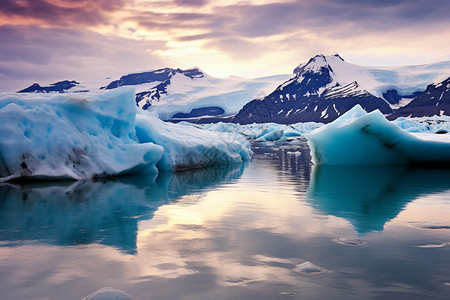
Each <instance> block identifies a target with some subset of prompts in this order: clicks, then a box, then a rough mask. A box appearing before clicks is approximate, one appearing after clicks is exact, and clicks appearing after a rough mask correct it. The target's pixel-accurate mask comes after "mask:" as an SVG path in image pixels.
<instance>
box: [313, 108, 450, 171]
mask: <svg viewBox="0 0 450 300" xmlns="http://www.w3.org/2000/svg"><path fill="white" fill-rule="evenodd" d="M306 137H307V139H308V144H309V146H310V148H311V156H312V160H313V163H314V164H317V165H377V164H379V165H382V164H384V165H389V164H418V165H447V166H448V165H450V138H449V136H448V135H446V134H443V135H439V134H423V133H422V134H417V135H414V134H411V133H408V132H406V131H404V130H402V129H401V128H400V127H399V126H397V125H395V124H394V123H391V122H389V121H388V120H386V118H385V117H384V115H383V114H382V113H381V112H380V111H378V110H377V111H373V112H371V113H367V112H365V111H364V110H363V109H362V108H361V106H359V105H357V106H355V107H353V108H352V109H351V110H350V111H348V112H347V113H345V114H343V115H342V116H341V117H340V118H338V119H337V120H335V121H334V122H332V123H330V124H327V125H325V126H322V127H320V128H318V129H316V130H314V131H312V132H311V133H310V134H308V135H307V136H306Z"/></svg>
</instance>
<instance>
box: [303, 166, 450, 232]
mask: <svg viewBox="0 0 450 300" xmlns="http://www.w3.org/2000/svg"><path fill="white" fill-rule="evenodd" d="M447 189H450V170H440V169H416V168H408V167H403V166H346V167H342V166H340V167H337V166H320V167H315V168H314V169H313V174H312V177H311V184H310V187H309V189H308V198H309V199H310V201H311V205H312V206H313V207H314V208H316V209H318V210H320V211H321V212H323V213H325V214H329V215H334V216H337V217H341V218H345V219H347V220H348V221H349V222H350V223H351V224H352V225H353V226H354V228H355V230H356V231H357V232H358V233H359V234H365V233H367V232H370V231H380V230H383V227H384V224H385V223H386V222H388V221H389V220H391V219H393V218H395V217H396V216H397V215H398V214H399V213H400V212H401V211H402V210H403V209H404V208H405V206H406V204H408V203H409V202H411V201H413V200H415V199H416V198H418V197H419V196H424V195H427V194H431V193H439V192H442V191H445V190H447Z"/></svg>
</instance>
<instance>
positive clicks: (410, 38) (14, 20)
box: [0, 0, 450, 92]
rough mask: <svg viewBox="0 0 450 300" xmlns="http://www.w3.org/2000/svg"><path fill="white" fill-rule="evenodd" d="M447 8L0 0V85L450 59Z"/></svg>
mask: <svg viewBox="0 0 450 300" xmlns="http://www.w3.org/2000/svg"><path fill="white" fill-rule="evenodd" d="M449 16H450V1H447V0H250V1H239V0H228V1H225V0H224V1H218V0H215V1H212V0H168V1H159V0H0V91H2V92H4V91H15V90H17V89H21V88H24V87H27V86H29V85H30V84H31V83H33V82H39V83H42V84H45V83H50V82H54V81H57V80H62V79H71V80H72V79H74V80H78V81H82V82H86V81H92V80H100V79H103V80H104V79H105V78H107V77H111V78H112V79H116V78H118V77H120V75H123V74H126V73H131V72H137V71H142V70H149V69H157V68H161V67H166V66H169V67H180V68H190V67H193V66H198V67H200V68H201V69H203V70H204V71H205V72H207V73H209V74H210V75H212V76H217V77H225V76H228V75H237V76H244V77H257V76H265V75H272V74H283V73H291V72H292V70H293V68H294V67H295V66H296V65H298V64H299V63H301V62H305V61H307V60H308V59H309V58H310V57H311V56H314V55H315V54H319V53H323V54H334V53H339V54H340V55H341V56H342V57H343V58H344V59H345V60H346V61H349V62H352V63H357V64H363V65H371V66H375V65H411V64H424V63H431V62H437V61H443V60H450V18H449Z"/></svg>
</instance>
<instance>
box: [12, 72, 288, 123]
mask: <svg viewBox="0 0 450 300" xmlns="http://www.w3.org/2000/svg"><path fill="white" fill-rule="evenodd" d="M289 77H291V75H289V74H285V75H275V76H269V77H262V78H255V79H252V78H240V77H231V76H230V77H228V78H214V77H212V76H209V75H208V74H206V73H205V72H203V71H202V70H201V69H199V68H197V67H195V68H191V69H188V70H181V69H173V68H163V69H158V70H153V71H147V72H140V73H130V74H127V75H124V76H122V77H120V79H118V80H114V81H110V82H109V83H108V82H107V83H105V82H102V83H100V82H99V83H95V82H94V83H92V82H91V83H81V84H80V83H78V82H77V81H68V80H66V81H61V82H57V83H53V84H50V85H48V86H41V85H39V84H37V83H35V84H33V85H31V86H30V87H28V88H26V89H23V90H21V91H19V92H28V93H30V92H36V93H48V92H59V93H65V92H82V91H89V90H91V91H94V90H99V89H103V90H110V89H115V88H118V87H121V86H133V87H134V88H135V89H136V105H137V106H138V107H140V108H142V109H144V110H149V111H152V112H154V113H155V114H156V115H157V116H158V117H159V118H161V119H163V120H170V119H172V118H192V117H204V116H219V117H220V116H224V115H234V114H236V113H237V112H238V111H239V110H240V109H241V108H242V107H243V106H244V105H245V104H246V103H247V102H249V101H251V100H252V99H255V98H261V97H263V96H265V95H267V94H268V93H269V92H271V91H273V90H274V89H275V88H276V87H277V86H278V85H279V84H280V82H283V81H285V80H287V79H288V78H289Z"/></svg>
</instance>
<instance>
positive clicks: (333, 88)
mask: <svg viewBox="0 0 450 300" xmlns="http://www.w3.org/2000/svg"><path fill="white" fill-rule="evenodd" d="M449 76H450V61H447V62H439V63H435V64H428V65H420V66H407V67H365V66H359V65H355V64H351V63H348V62H345V61H344V60H343V59H342V58H341V57H340V56H339V55H338V54H336V55H331V56H324V55H317V56H315V57H313V58H311V59H310V60H309V61H308V62H307V63H304V64H301V65H299V66H297V67H296V68H295V70H294V75H276V76H270V77H262V78H256V79H247V78H239V77H228V78H214V77H212V76H209V75H208V74H206V73H205V72H203V71H202V70H201V69H199V68H197V67H194V68H191V69H187V70H182V69H174V68H163V69H158V70H152V71H146V72H138V73H130V74H127V75H124V76H122V77H120V78H119V79H118V80H111V79H107V80H108V81H105V80H104V79H103V81H102V82H100V81H98V82H90V83H85V82H81V83H79V82H78V81H74V80H72V81H69V80H65V81H60V82H57V83H53V84H50V85H44V86H41V85H39V84H37V83H35V84H33V85H32V86H30V87H28V88H26V89H24V90H21V91H20V92H41V93H51V92H59V93H64V92H85V91H89V90H100V89H103V90H110V89H115V88H118V87H121V86H133V87H134V88H135V90H136V105H137V106H138V107H140V108H141V109H144V110H149V111H151V112H153V113H154V114H155V115H156V116H158V117H159V118H161V119H163V120H171V121H181V120H186V121H190V122H196V123H211V122H217V121H224V122H235V123H242V124H248V123H253V122H257V123H261V122H277V123H284V124H288V123H289V124H291V123H298V122H307V121H313V122H323V123H328V122H331V121H333V120H334V119H336V118H338V117H339V116H340V115H342V114H343V113H345V112H346V111H348V110H349V109H351V108H352V107H353V106H355V105H356V104H359V105H361V106H362V107H363V108H364V109H365V110H366V111H372V110H375V109H379V110H380V111H381V112H382V113H384V114H385V115H391V116H409V115H412V116H421V115H430V114H441V113H443V114H450V112H449V111H448V109H447V110H446V108H444V106H443V105H444V103H446V100H445V99H446V98H445V97H447V96H446V95H447V91H446V90H444V86H445V87H446V86H447V83H445V82H443V83H442V84H441V85H439V84H434V85H431V86H428V85H429V84H430V83H432V82H439V81H438V79H439V78H448V77H449ZM289 78H290V79H289ZM282 82H284V83H282ZM280 83H282V84H281V85H280ZM427 86H428V89H427V91H425V89H426V88H427ZM424 91H425V92H424ZM441 94H442V95H441ZM439 98H443V99H444V100H442V99H441V100H440V102H439V105H438V106H439V107H437V106H436V101H435V100H436V99H439ZM433 101H435V102H433ZM429 103H432V104H429ZM433 105H434V106H433ZM422 106H425V107H422ZM420 107H422V108H420ZM421 111H426V112H421Z"/></svg>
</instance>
